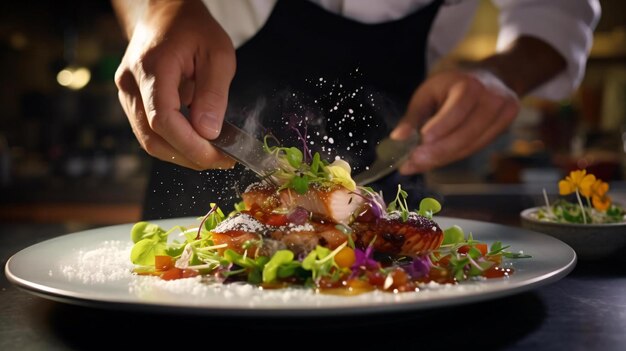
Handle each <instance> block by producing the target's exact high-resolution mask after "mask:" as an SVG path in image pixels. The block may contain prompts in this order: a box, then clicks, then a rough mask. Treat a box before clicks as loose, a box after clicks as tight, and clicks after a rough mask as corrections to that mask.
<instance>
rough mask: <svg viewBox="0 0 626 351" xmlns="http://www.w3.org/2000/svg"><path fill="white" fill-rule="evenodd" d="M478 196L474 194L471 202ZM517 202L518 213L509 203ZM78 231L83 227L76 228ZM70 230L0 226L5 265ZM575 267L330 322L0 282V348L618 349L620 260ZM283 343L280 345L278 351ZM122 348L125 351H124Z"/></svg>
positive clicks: (623, 337) (461, 207)
mask: <svg viewBox="0 0 626 351" xmlns="http://www.w3.org/2000/svg"><path fill="white" fill-rule="evenodd" d="M476 196H479V195H476ZM476 196H474V197H471V198H470V199H469V200H468V199H467V198H464V197H454V196H448V197H447V201H446V203H447V204H444V208H445V209H446V212H445V213H443V214H444V215H446V216H456V217H460V218H470V219H477V220H483V221H488V222H493V223H498V222H499V223H501V224H507V225H513V226H516V225H518V222H517V220H516V219H517V216H518V213H519V210H520V209H521V207H523V206H526V205H527V201H529V200H528V199H527V198H522V197H521V196H520V195H519V194H512V195H509V196H510V198H509V201H508V202H506V203H508V206H503V205H502V204H501V203H499V202H494V203H493V204H492V206H482V207H476V206H474V205H473V204H475V203H477V197H476ZM515 204H517V205H515ZM81 229H83V228H81ZM75 230H76V228H68V227H66V226H63V225H58V224H33V223H19V222H14V223H7V222H5V223H0V257H1V258H2V264H3V266H4V264H5V263H6V261H7V259H8V258H9V257H10V256H11V255H13V254H14V253H16V252H17V251H19V250H21V249H23V248H25V247H28V246H30V245H32V244H35V243H37V242H41V241H43V240H46V239H49V238H53V237H56V236H58V235H62V234H66V233H70V232H72V231H75ZM624 256H626V253H624V255H619V256H617V257H614V258H612V259H610V260H605V261H597V262H584V261H579V262H578V264H577V266H576V267H575V268H574V270H573V271H572V272H571V273H570V274H569V275H568V276H566V277H565V278H563V279H561V280H559V281H557V282H555V283H552V284H549V285H546V286H542V287H539V288H536V289H534V290H531V291H528V292H523V293H519V294H516V295H513V296H509V297H504V298H499V299H496V300H490V301H486V302H479V303H471V304H466V305H460V306H453V307H444V308H433V309H429V310H422V311H417V312H404V313H393V314H384V315H373V316H367V315H366V316H359V317H356V318H352V317H333V318H308V319H303V318H296V319H294V318H288V319H284V318H270V319H254V318H245V319H242V318H234V317H233V318H227V317H220V318H217V317H203V316H198V315H186V314H171V313H166V312H140V311H127V310H122V309H120V310H115V309H99V308H91V307H82V306H76V305H69V304H65V303H60V302H54V301H51V300H48V299H44V298H40V297H37V296H34V295H32V294H30V293H27V292H25V291H22V290H21V289H18V288H16V287H15V286H13V285H12V284H10V283H9V282H8V281H7V279H6V277H5V276H4V270H3V274H2V277H1V278H0V289H1V290H0V311H2V313H0V349H2V350H11V349H24V350H73V349H78V350H82V349H89V350H92V349H112V348H115V349H117V348H120V347H124V346H126V347H130V348H137V347H140V349H141V350H151V349H154V348H157V349H163V348H165V347H176V348H178V347H184V346H187V345H190V344H196V345H203V348H206V349H212V348H215V347H218V346H219V347H222V346H227V347H233V348H234V349H250V348H261V349H265V348H267V347H271V348H273V347H280V348H281V349H282V348H284V347H288V348H290V349H296V350H297V349H300V348H302V349H309V348H310V347H311V345H315V348H318V349H352V350H376V349H381V350H417V349H423V350H431V349H450V350H454V349H468V348H469V349H481V350H482V349H503V350H623V349H624V346H625V345H626V333H624V331H625V330H626V259H624ZM281 345H282V346H281ZM126 347H125V348H126Z"/></svg>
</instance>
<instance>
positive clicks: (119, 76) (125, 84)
mask: <svg viewBox="0 0 626 351" xmlns="http://www.w3.org/2000/svg"><path fill="white" fill-rule="evenodd" d="M132 79H133V77H132V73H131V72H130V71H129V70H128V67H126V66H125V65H120V66H119V67H118V68H117V70H115V76H114V77H113V80H114V82H115V86H116V87H117V89H118V90H124V91H127V90H129V85H130V84H131V81H132Z"/></svg>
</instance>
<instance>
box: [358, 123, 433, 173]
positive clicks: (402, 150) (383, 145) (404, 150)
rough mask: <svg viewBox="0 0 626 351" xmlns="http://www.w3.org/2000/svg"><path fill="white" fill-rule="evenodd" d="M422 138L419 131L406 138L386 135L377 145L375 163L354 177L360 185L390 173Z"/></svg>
mask: <svg viewBox="0 0 626 351" xmlns="http://www.w3.org/2000/svg"><path fill="white" fill-rule="evenodd" d="M420 140H421V137H420V135H419V133H415V134H413V135H412V136H411V137H409V138H407V139H404V140H394V139H391V138H389V137H386V138H385V139H383V140H381V141H380V143H379V144H378V145H377V146H376V159H375V160H374V163H372V164H371V165H370V166H369V167H368V168H367V169H366V170H365V171H363V172H361V173H359V174H357V175H356V176H354V177H353V178H352V179H353V180H354V181H355V182H356V183H357V184H358V185H367V184H369V183H372V182H374V181H376V180H378V179H380V178H382V177H384V176H386V175H388V174H389V173H391V172H393V171H394V170H395V169H396V168H398V166H400V164H402V162H404V161H405V160H406V159H407V158H408V157H409V155H410V153H411V150H413V148H415V147H416V146H417V144H419V142H420Z"/></svg>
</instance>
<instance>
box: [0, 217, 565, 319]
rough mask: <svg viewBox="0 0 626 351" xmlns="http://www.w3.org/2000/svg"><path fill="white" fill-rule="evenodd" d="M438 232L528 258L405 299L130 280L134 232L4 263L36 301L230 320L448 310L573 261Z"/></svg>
mask: <svg viewBox="0 0 626 351" xmlns="http://www.w3.org/2000/svg"><path fill="white" fill-rule="evenodd" d="M436 221H437V222H438V223H439V224H440V226H441V227H442V228H447V227H449V226H451V225H453V224H457V225H460V226H461V227H462V228H463V229H464V230H465V232H466V233H468V232H472V233H473V235H474V238H476V239H478V240H481V241H485V242H487V243H492V242H494V241H502V242H503V243H504V244H507V245H510V246H511V247H510V250H511V251H515V252H517V251H523V252H524V253H526V254H529V255H532V258H527V259H517V260H507V261H506V262H507V264H509V263H510V265H511V267H512V268H513V269H514V270H515V273H514V274H513V275H512V276H510V277H508V278H503V279H488V280H482V281H474V282H469V283H464V284H459V285H441V286H437V287H433V288H427V289H422V290H421V291H419V292H415V293H414V292H410V293H399V294H392V293H384V292H378V291H377V292H372V293H366V294H361V295H357V296H335V295H325V294H315V293H313V292H311V291H309V290H305V289H296V288H289V289H281V290H259V289H255V288H253V287H251V286H250V285H246V284H242V285H218V284H204V283H201V282H199V281H197V280H196V279H195V278H191V279H181V280H177V281H163V280H160V279H158V278H156V277H140V276H136V275H132V274H131V273H130V269H131V268H132V266H131V265H130V263H129V260H128V252H129V250H130V244H131V242H130V234H129V233H130V228H131V227H132V224H127V225H117V226H111V227H104V228H98V229H92V230H87V231H82V232H77V233H74V234H68V235H64V236H60V237H57V238H54V239H51V240H48V241H44V242H41V243H39V244H36V245H33V246H31V247H28V248H26V249H24V250H22V251H20V252H18V253H17V254H15V255H14V256H13V257H11V258H10V259H9V261H8V262H7V264H6V267H5V271H6V276H7V278H8V279H9V280H10V281H11V282H13V283H14V284H16V285H17V286H19V287H21V288H23V289H25V290H27V291H29V292H31V293H34V294H36V295H39V296H42V297H45V298H49V299H52V300H56V301H61V302H67V303H72V304H80V305H88V306H98V307H109V308H111V307H112V308H133V309H152V310H166V311H172V312H184V313H199V314H209V315H229V316H233V315H236V316H270V315H271V316H332V315H354V314H365V313H382V312H398V311H405V310H418V309H426V308H436V307H440V306H451V305H456V304H465V303H472V302H477V301H484V300H489V299H494V298H498V297H502V296H507V295H512V294H517V293H520V292H524V291H527V290H530V289H534V288H536V287H539V286H542V285H545V284H548V283H552V282H554V281H557V280H558V279H561V278H563V277H564V276H565V275H567V274H568V273H569V272H570V271H571V270H572V269H573V268H574V265H575V264H576V254H575V253H574V251H573V250H572V249H571V248H570V247H569V246H567V245H566V244H564V243H563V242H561V241H559V240H557V239H554V238H552V237H549V236H547V235H543V234H539V233H536V232H532V231H529V230H525V229H520V228H514V227H508V226H503V225H499V224H492V223H485V222H478V221H472V220H465V219H457V218H446V217H437V218H436ZM154 223H157V224H159V225H160V226H162V227H163V228H165V229H169V228H171V227H173V226H175V225H192V224H193V225H196V226H197V224H198V222H197V221H196V219H195V218H178V219H168V220H161V221H154Z"/></svg>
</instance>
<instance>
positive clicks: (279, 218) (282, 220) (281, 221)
mask: <svg viewBox="0 0 626 351" xmlns="http://www.w3.org/2000/svg"><path fill="white" fill-rule="evenodd" d="M265 223H266V224H268V225H272V226H275V227H281V226H284V225H287V223H288V220H287V216H286V215H284V214H277V213H272V214H270V215H268V216H267V218H266V219H265Z"/></svg>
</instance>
